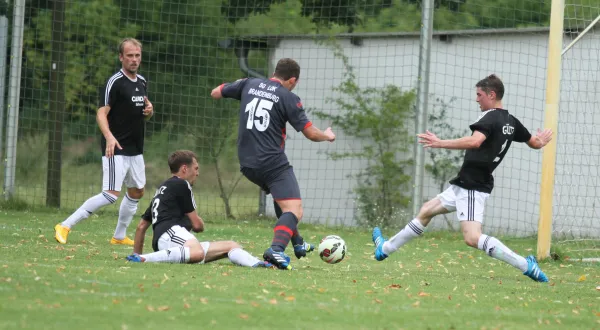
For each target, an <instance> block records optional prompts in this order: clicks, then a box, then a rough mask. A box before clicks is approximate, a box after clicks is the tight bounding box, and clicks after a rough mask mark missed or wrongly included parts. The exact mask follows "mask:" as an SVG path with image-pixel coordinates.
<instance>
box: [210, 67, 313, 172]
mask: <svg viewBox="0 0 600 330" xmlns="http://www.w3.org/2000/svg"><path fill="white" fill-rule="evenodd" d="M221 94H222V95H223V97H226V98H233V99H236V100H240V101H241V102H240V119H239V127H238V140H237V146H238V158H239V161H240V165H241V166H242V167H248V168H262V169H265V168H278V167H281V166H282V165H285V164H287V163H288V159H287V157H286V155H285V137H286V123H287V122H289V123H290V124H291V125H292V127H293V128H294V129H295V130H296V131H297V132H300V131H302V130H303V129H305V128H307V127H309V126H310V125H312V123H311V122H310V121H309V120H308V118H307V117H306V113H305V111H304V108H303V107H302V102H301V101H300V98H299V97H298V96H297V95H296V94H294V93H292V92H291V91H289V90H288V89H287V88H285V87H283V86H282V85H281V84H280V83H279V81H277V80H275V79H257V78H250V79H240V80H238V81H236V82H233V83H231V84H223V85H221Z"/></svg>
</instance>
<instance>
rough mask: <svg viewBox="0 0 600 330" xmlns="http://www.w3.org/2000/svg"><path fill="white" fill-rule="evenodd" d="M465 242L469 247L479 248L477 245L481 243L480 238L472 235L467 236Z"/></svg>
mask: <svg viewBox="0 0 600 330" xmlns="http://www.w3.org/2000/svg"><path fill="white" fill-rule="evenodd" d="M464 240H465V244H467V245H468V246H470V247H473V248H477V243H478V242H479V237H477V236H476V235H472V234H465V235H464Z"/></svg>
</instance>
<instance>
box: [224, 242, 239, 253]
mask: <svg viewBox="0 0 600 330" xmlns="http://www.w3.org/2000/svg"><path fill="white" fill-rule="evenodd" d="M227 243H228V246H229V251H231V250H233V249H241V248H242V246H241V245H240V244H239V243H237V242H234V241H228V242H227Z"/></svg>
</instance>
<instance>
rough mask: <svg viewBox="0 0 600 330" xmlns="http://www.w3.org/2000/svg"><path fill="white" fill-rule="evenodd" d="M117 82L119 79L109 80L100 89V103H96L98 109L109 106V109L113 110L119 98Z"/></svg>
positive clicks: (118, 84)
mask: <svg viewBox="0 0 600 330" xmlns="http://www.w3.org/2000/svg"><path fill="white" fill-rule="evenodd" d="M111 78H113V77H111ZM119 80H120V79H116V80H115V79H109V80H108V81H107V82H106V84H105V85H104V87H102V89H101V91H100V100H99V101H100V102H99V103H98V105H99V106H100V107H103V106H106V105H110V107H111V108H113V107H114V106H115V103H116V102H117V98H118V96H119V86H120V83H119Z"/></svg>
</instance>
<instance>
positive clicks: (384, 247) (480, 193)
mask: <svg viewBox="0 0 600 330" xmlns="http://www.w3.org/2000/svg"><path fill="white" fill-rule="evenodd" d="M475 87H476V88H477V89H476V93H477V103H479V107H480V109H481V111H482V112H481V114H480V116H479V118H478V119H477V120H476V121H475V123H473V124H471V125H470V128H471V131H472V135H471V136H467V137H463V138H460V139H455V140H441V139H439V138H438V137H437V136H435V134H433V133H431V132H429V131H427V132H426V133H423V134H419V135H418V137H419V139H420V140H419V142H420V143H421V144H423V145H424V147H425V148H445V149H463V150H466V153H465V159H464V162H463V165H462V167H461V169H460V171H459V172H458V176H457V177H456V178H454V179H452V180H450V187H449V188H448V189H446V190H445V191H444V192H442V193H441V194H439V195H438V196H437V197H435V198H434V199H432V200H430V201H428V202H427V203H425V204H424V205H423V206H422V207H421V210H420V211H419V214H418V215H417V217H416V218H414V219H413V220H412V221H410V222H409V223H408V224H407V225H406V227H405V228H404V229H402V230H401V231H400V232H398V233H397V234H396V235H395V236H393V237H392V238H390V239H389V241H386V239H385V238H383V236H382V234H381V230H380V229H379V228H377V227H375V229H373V242H374V243H375V259H377V260H379V261H381V260H384V259H385V258H387V257H388V256H389V255H390V254H391V253H394V252H395V251H396V250H398V249H399V248H400V247H401V246H403V245H404V244H406V243H407V242H408V241H410V240H411V239H413V238H415V237H418V236H421V235H422V234H423V231H424V230H425V227H426V226H427V225H428V224H429V222H430V221H431V219H432V218H433V217H434V216H436V215H438V214H444V213H449V212H454V211H456V216H457V218H458V220H459V221H460V225H461V229H462V232H463V236H464V240H465V243H467V245H469V246H471V247H473V248H476V249H480V250H483V251H484V252H485V253H486V254H487V255H489V256H490V257H492V258H495V259H498V260H501V261H504V262H506V263H508V264H510V265H511V266H513V267H515V268H517V269H519V270H521V271H522V272H523V274H524V275H526V276H528V277H530V278H531V279H533V280H534V281H538V282H548V278H547V277H546V274H544V272H542V270H541V269H540V267H539V265H538V263H537V260H536V259H535V257H534V256H529V257H527V258H523V257H522V256H520V255H518V254H516V253H515V252H513V251H512V250H511V249H509V248H508V247H506V246H505V245H504V244H502V242H500V241H499V240H498V239H497V238H495V237H492V236H488V235H485V234H482V232H481V224H482V222H483V210H484V205H485V201H486V200H487V199H488V197H489V195H490V193H491V192H492V188H493V187H494V177H493V176H492V172H493V171H494V169H496V167H497V166H498V165H499V164H500V162H502V159H503V158H504V156H505V155H506V153H507V152H508V149H509V148H510V145H511V144H512V142H524V143H527V145H528V146H529V147H531V148H533V149H540V148H542V147H544V146H545V145H546V144H548V142H550V140H551V139H552V131H551V130H549V129H546V130H544V131H541V132H540V131H538V133H537V135H535V136H532V135H531V134H530V133H529V131H528V130H527V129H526V128H525V127H524V126H523V125H522V124H521V122H520V121H519V120H518V119H517V118H516V117H514V116H513V115H511V114H510V113H508V111H507V110H505V109H503V108H502V97H503V96H504V84H502V81H501V80H500V78H498V77H497V76H496V75H490V76H488V77H486V78H484V79H482V80H480V81H479V82H478V83H477V84H476V85H475Z"/></svg>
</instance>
